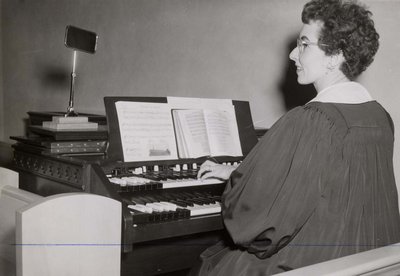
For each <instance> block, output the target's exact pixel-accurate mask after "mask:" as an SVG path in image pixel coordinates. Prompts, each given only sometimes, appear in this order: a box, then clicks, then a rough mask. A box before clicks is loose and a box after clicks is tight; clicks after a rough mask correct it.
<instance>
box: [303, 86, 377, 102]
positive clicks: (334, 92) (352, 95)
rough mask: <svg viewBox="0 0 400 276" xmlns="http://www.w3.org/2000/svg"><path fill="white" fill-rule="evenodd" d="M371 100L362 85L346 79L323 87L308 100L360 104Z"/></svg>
mask: <svg viewBox="0 0 400 276" xmlns="http://www.w3.org/2000/svg"><path fill="white" fill-rule="evenodd" d="M372 100H373V98H372V97H371V95H370V94H369V93H368V91H367V89H366V88H365V87H364V86H362V85H361V84H359V83H358V82H353V81H348V82H341V83H338V84H334V85H332V86H328V87H326V88H324V89H323V90H321V91H320V92H319V93H318V94H317V96H316V97H315V98H314V99H312V100H311V101H310V102H323V103H347V104H360V103H365V102H369V101H372Z"/></svg>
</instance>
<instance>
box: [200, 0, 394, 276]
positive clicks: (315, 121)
mask: <svg viewBox="0 0 400 276" xmlns="http://www.w3.org/2000/svg"><path fill="white" fill-rule="evenodd" d="M302 21H303V23H304V26H303V28H302V30H301V32H300V35H299V38H298V40H297V47H296V48H295V49H293V51H292V52H291V53H290V56H289V57H290V59H291V60H293V61H294V62H295V65H296V67H297V71H296V72H297V75H298V82H299V83H300V84H309V83H313V84H314V86H315V89H316V90H317V92H318V94H317V96H316V97H315V98H314V99H313V100H312V101H311V102H309V103H307V104H306V105H304V106H302V107H297V108H295V109H293V110H291V111H290V112H288V113H287V114H286V115H285V116H283V117H282V118H281V119H280V120H279V121H278V122H277V123H275V124H274V125H273V126H272V128H271V129H270V130H269V131H268V132H267V134H266V135H265V137H263V139H262V140H261V141H260V142H259V143H258V145H257V146H256V147H255V148H254V149H253V151H252V152H251V153H250V154H249V155H248V156H247V157H246V158H245V160H244V161H243V162H242V164H241V165H240V166H239V167H238V168H237V169H235V168H232V167H227V166H223V165H218V164H215V163H212V162H210V161H207V162H205V163H204V164H203V165H202V166H201V168H200V171H199V177H201V178H210V177H217V178H224V179H228V178H229V182H228V184H227V187H226V190H225V192H224V194H223V197H222V204H223V213H222V214H223V218H224V223H225V226H226V229H227V230H228V232H229V234H230V236H231V238H232V241H233V243H232V244H233V245H231V246H230V247H227V246H225V245H222V244H221V245H216V246H214V247H211V248H210V249H208V250H206V251H205V252H204V253H203V254H202V256H201V257H202V261H203V263H202V266H201V267H200V269H199V274H200V275H269V274H273V273H279V272H283V271H286V270H291V269H295V268H299V267H302V266H306V265H311V264H314V263H318V262H322V261H326V260H330V259H334V258H338V257H342V256H346V255H349V254H354V253H358V252H361V251H365V250H370V249H373V248H377V247H381V246H385V245H389V244H393V243H396V242H399V241H400V219H399V212H398V201H397V190H396V185H395V180H394V174H393V164H392V155H393V141H394V138H393V131H394V130H393V123H392V120H391V119H390V116H389V115H388V113H387V112H386V111H385V110H384V109H383V107H382V106H381V105H380V104H378V103H377V102H376V101H375V100H373V99H372V98H371V96H370V94H369V93H368V91H367V90H366V89H365V88H364V87H363V86H362V85H360V84H359V83H357V82H354V81H353V80H354V79H355V78H356V77H357V76H358V75H359V74H360V73H361V72H363V71H364V70H365V69H366V68H367V67H368V65H370V64H371V62H372V61H373V57H374V55H375V53H376V51H377V49H378V45H379V43H378V38H379V36H378V34H377V32H376V31H375V28H374V23H373V21H372V19H371V13H370V12H369V11H368V10H367V9H366V8H365V7H363V6H362V5H361V4H358V3H356V2H353V1H352V2H349V1H341V0H312V1H310V2H309V3H307V4H306V5H305V6H304V9H303V12H302Z"/></svg>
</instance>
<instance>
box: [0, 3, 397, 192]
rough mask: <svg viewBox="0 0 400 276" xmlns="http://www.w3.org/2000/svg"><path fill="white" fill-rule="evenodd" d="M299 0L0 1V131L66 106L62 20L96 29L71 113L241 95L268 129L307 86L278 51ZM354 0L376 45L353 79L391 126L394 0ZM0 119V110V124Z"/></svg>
mask: <svg viewBox="0 0 400 276" xmlns="http://www.w3.org/2000/svg"><path fill="white" fill-rule="evenodd" d="M305 2H306V1H305V0H267V1H266V0H57V1H54V0H35V1H15V0H2V15H1V16H2V18H1V19H2V26H1V27H2V28H0V30H1V31H2V50H3V62H2V64H3V74H2V76H3V84H4V85H3V93H4V105H3V107H4V108H3V109H2V110H3V112H4V139H5V140H7V139H8V137H9V136H10V135H23V134H24V129H25V125H24V121H23V119H24V118H26V117H27V115H26V112H27V111H46V110H47V111H49V110H57V111H64V110H66V107H67V105H68V97H69V74H70V71H71V62H72V51H71V50H70V49H67V48H66V47H65V46H64V45H63V39H64V30H65V26H66V25H70V24H71V25H76V26H79V27H82V28H86V29H89V30H93V31H96V32H97V33H98V34H99V36H100V38H99V45H98V52H97V53H96V54H95V55H89V54H84V53H80V54H79V55H78V64H77V74H78V77H77V83H76V105H75V107H76V109H77V111H80V112H92V113H100V114H104V107H103V97H104V96H112V95H115V96H117V95H121V96H122V95H129V96H193V97H211V98H213V97H215V98H232V99H237V100H248V101H249V102H250V105H251V109H252V115H253V120H254V122H255V124H256V126H260V127H270V126H271V125H272V124H273V123H274V122H275V121H276V120H277V119H278V118H279V117H280V116H281V115H282V114H284V113H285V112H286V111H287V110H288V109H290V108H292V107H293V106H295V105H298V104H302V103H304V102H306V101H307V100H308V99H309V98H310V96H312V94H313V93H314V91H313V88H312V87H309V86H308V87H302V86H298V85H297V84H296V74H295V72H294V68H293V66H292V64H291V63H290V61H289V59H288V54H289V52H290V50H291V47H294V45H293V42H294V39H295V38H296V36H297V34H298V32H299V30H300V28H301V25H302V23H301V20H300V14H301V10H302V7H303V5H304V3H305ZM363 2H365V3H366V4H367V5H369V6H370V7H371V10H372V11H373V13H374V19H375V22H376V27H377V29H378V31H379V32H380V34H381V47H380V50H379V52H378V54H377V56H376V59H375V62H374V63H373V64H372V66H371V67H370V69H369V70H368V71H367V72H366V73H365V74H364V75H363V76H362V77H361V82H362V83H363V84H364V85H365V86H366V87H367V88H368V89H369V90H370V92H371V94H372V95H373V96H374V97H375V98H376V99H377V100H378V101H379V102H380V103H382V105H383V106H384V107H386V108H387V110H388V111H389V113H390V114H391V115H392V117H393V119H394V122H395V126H396V127H397V129H400V109H399V108H398V107H397V105H398V103H399V102H400V99H399V98H400V93H398V91H397V90H398V88H397V86H398V85H397V84H398V77H399V76H400V68H399V66H397V65H398V64H399V57H398V56H399V55H398V54H399V50H400V34H399V31H398V22H399V21H400V1H398V0H363ZM291 44H292V45H291ZM0 76H1V74H0ZM0 83H1V80H0ZM0 104H1V86H0ZM1 119H2V115H1V111H0V126H1ZM399 133H400V132H399V131H397V132H396V145H395V156H394V160H395V171H396V178H397V179H398V182H399V185H400V142H399V141H400V139H399V135H400V134H399ZM0 137H1V132H0Z"/></svg>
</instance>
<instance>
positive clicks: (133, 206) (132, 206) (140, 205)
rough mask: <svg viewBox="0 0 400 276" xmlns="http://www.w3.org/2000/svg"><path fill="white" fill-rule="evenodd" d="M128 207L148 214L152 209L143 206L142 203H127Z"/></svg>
mask: <svg viewBox="0 0 400 276" xmlns="http://www.w3.org/2000/svg"><path fill="white" fill-rule="evenodd" d="M128 208H129V209H132V210H136V211H140V212H143V213H148V214H151V213H153V209H152V208H150V207H148V206H145V205H143V204H135V205H128Z"/></svg>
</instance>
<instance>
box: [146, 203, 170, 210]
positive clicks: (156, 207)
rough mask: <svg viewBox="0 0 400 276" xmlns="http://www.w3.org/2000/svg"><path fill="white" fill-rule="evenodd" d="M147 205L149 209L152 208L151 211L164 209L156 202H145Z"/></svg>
mask: <svg viewBox="0 0 400 276" xmlns="http://www.w3.org/2000/svg"><path fill="white" fill-rule="evenodd" d="M146 206H147V207H150V208H151V209H153V211H155V212H163V211H166V209H165V207H164V206H162V205H160V204H157V203H146Z"/></svg>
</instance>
